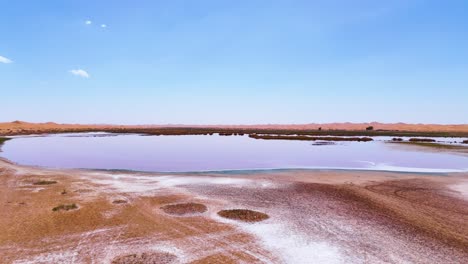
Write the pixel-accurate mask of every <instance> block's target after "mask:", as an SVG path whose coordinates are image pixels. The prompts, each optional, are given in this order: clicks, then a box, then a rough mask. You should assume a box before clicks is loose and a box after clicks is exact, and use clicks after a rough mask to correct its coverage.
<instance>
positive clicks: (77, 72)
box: [70, 69, 89, 78]
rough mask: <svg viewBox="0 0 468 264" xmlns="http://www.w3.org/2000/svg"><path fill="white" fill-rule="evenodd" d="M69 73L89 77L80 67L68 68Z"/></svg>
mask: <svg viewBox="0 0 468 264" xmlns="http://www.w3.org/2000/svg"><path fill="white" fill-rule="evenodd" d="M70 73H71V74H73V75H76V76H80V77H83V78H89V74H88V73H87V72H86V71H85V70H82V69H78V70H70Z"/></svg>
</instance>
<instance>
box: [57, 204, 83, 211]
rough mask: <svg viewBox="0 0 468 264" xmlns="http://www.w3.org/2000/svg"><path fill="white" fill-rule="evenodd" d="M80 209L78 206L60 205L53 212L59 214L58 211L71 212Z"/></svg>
mask: <svg viewBox="0 0 468 264" xmlns="http://www.w3.org/2000/svg"><path fill="white" fill-rule="evenodd" d="M75 209H78V206H77V205H76V204H74V203H73V204H61V205H58V206H56V207H54V208H52V211H54V212H57V211H62V210H63V211H70V210H75Z"/></svg>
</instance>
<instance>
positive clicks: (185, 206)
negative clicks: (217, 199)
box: [161, 203, 207, 215]
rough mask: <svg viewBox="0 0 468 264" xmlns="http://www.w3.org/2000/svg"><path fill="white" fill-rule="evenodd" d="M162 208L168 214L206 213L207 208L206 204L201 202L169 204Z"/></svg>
mask: <svg viewBox="0 0 468 264" xmlns="http://www.w3.org/2000/svg"><path fill="white" fill-rule="evenodd" d="M161 209H162V210H163V211H164V212H165V213H167V214H174V215H184V214H195V213H204V212H206V210H207V208H206V206H205V205H204V204H199V203H180V204H169V205H165V206H163V207H161Z"/></svg>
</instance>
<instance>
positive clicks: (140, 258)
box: [112, 252, 177, 264]
mask: <svg viewBox="0 0 468 264" xmlns="http://www.w3.org/2000/svg"><path fill="white" fill-rule="evenodd" d="M176 259H177V257H176V256H175V255H173V254H170V253H166V252H149V253H138V254H130V255H126V256H120V257H117V258H115V259H114V260H112V264H140V263H141V264H144V263H148V264H150V263H158V264H169V263H173V262H174V261H175V260H176Z"/></svg>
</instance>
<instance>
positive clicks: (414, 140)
mask: <svg viewBox="0 0 468 264" xmlns="http://www.w3.org/2000/svg"><path fill="white" fill-rule="evenodd" d="M409 141H410V142H435V139H432V138H410V140H409Z"/></svg>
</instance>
